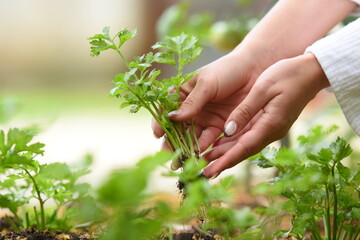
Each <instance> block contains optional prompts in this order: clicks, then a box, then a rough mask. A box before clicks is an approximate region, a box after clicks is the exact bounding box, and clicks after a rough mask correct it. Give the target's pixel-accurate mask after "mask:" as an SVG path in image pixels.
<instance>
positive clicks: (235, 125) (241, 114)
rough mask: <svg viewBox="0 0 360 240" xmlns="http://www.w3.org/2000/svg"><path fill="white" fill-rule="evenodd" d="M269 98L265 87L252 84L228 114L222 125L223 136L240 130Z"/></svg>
mask: <svg viewBox="0 0 360 240" xmlns="http://www.w3.org/2000/svg"><path fill="white" fill-rule="evenodd" d="M270 99H271V96H270V95H269V94H268V91H267V89H265V88H262V87H256V86H254V87H253V89H251V90H250V92H249V94H248V96H247V97H246V98H245V99H244V100H243V101H242V102H241V103H240V104H239V105H238V106H237V107H236V108H235V109H234V110H233V111H232V112H231V114H230V115H229V117H228V119H227V121H226V123H225V127H224V129H225V130H224V135H225V137H229V136H232V135H234V134H236V133H238V132H239V131H241V130H242V129H243V128H244V127H245V126H246V125H248V123H249V122H250V121H251V120H252V119H253V118H254V116H255V115H256V114H257V113H258V112H260V110H261V109H262V108H263V107H264V106H265V105H266V104H267V103H268V101H269V100H270Z"/></svg>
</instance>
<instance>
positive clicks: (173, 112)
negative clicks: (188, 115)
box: [166, 109, 183, 118]
mask: <svg viewBox="0 0 360 240" xmlns="http://www.w3.org/2000/svg"><path fill="white" fill-rule="evenodd" d="M182 113H183V110H182V109H178V110H176V111H172V112H169V113H168V114H167V115H166V116H167V117H168V118H171V117H174V116H177V115H180V114H182Z"/></svg>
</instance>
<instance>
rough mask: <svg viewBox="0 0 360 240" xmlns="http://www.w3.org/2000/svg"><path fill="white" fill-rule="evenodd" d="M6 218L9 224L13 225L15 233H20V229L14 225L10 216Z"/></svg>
mask: <svg viewBox="0 0 360 240" xmlns="http://www.w3.org/2000/svg"><path fill="white" fill-rule="evenodd" d="M5 218H6V220H7V221H8V223H9V224H10V225H11V227H12V228H13V229H14V231H15V232H20V229H19V227H18V226H17V225H16V224H15V223H14V221H13V220H12V219H11V218H10V217H9V216H8V215H5Z"/></svg>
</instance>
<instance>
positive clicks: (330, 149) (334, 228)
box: [254, 126, 360, 240]
mask: <svg viewBox="0 0 360 240" xmlns="http://www.w3.org/2000/svg"><path fill="white" fill-rule="evenodd" d="M334 129H335V127H331V128H329V129H327V130H325V129H323V128H322V127H320V126H319V127H315V128H313V129H312V130H311V132H310V134H309V136H301V137H299V143H300V144H299V146H298V147H297V148H293V149H288V148H282V149H279V150H276V149H271V148H267V149H265V150H263V151H262V152H261V153H260V154H259V155H258V156H256V157H254V158H255V159H256V162H257V163H258V164H259V166H261V167H264V168H268V167H275V168H277V169H278V170H279V176H277V177H276V178H273V179H270V180H269V181H268V183H267V184H266V185H265V189H267V190H266V191H267V193H268V194H269V195H270V196H271V198H274V197H275V196H282V197H285V198H286V199H287V201H285V202H284V201H282V202H281V203H280V204H278V205H276V206H275V207H274V209H275V210H276V211H277V212H278V213H287V214H290V215H291V216H292V228H291V229H290V230H284V231H279V232H278V234H277V235H279V236H280V235H284V234H285V235H286V236H295V237H296V238H297V239H303V237H304V236H305V233H306V232H307V231H310V232H311V233H312V239H315V240H322V239H327V240H338V239H346V240H352V239H358V238H359V236H360V225H359V220H360V189H359V183H360V169H359V168H357V169H350V168H348V167H346V166H345V165H344V164H343V163H342V160H343V159H344V158H346V157H347V156H349V155H350V154H351V152H352V149H351V148H350V146H349V145H348V144H347V143H346V141H345V140H344V139H342V138H339V137H338V138H337V139H336V140H335V141H333V142H332V143H330V144H329V145H327V146H324V144H323V143H324V141H323V139H324V137H325V136H327V135H329V133H330V132H332V131H334ZM261 188H262V189H263V188H264V185H262V186H261ZM320 225H323V226H324V234H323V231H322V229H321V228H320V227H319V226H320Z"/></svg>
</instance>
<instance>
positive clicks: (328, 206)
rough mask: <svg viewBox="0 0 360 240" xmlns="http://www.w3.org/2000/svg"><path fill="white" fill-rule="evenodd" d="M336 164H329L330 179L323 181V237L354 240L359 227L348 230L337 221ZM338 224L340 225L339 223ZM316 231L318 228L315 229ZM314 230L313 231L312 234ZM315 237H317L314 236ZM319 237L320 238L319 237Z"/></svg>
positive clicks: (333, 239)
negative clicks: (324, 192) (324, 193)
mask: <svg viewBox="0 0 360 240" xmlns="http://www.w3.org/2000/svg"><path fill="white" fill-rule="evenodd" d="M336 164H337V163H334V164H333V165H332V166H331V176H330V181H329V182H327V183H325V191H326V195H325V214H324V219H323V220H324V228H325V237H326V239H327V240H338V239H339V240H340V239H341V240H345V239H349V240H356V239H357V237H358V236H359V234H360V228H357V229H356V228H354V229H352V230H351V231H350V232H348V230H347V229H346V228H344V224H343V223H339V222H338V216H337V215H338V196H337V189H336V182H335V179H336V176H335V168H336ZM331 210H332V215H333V216H332V223H331ZM352 222H353V220H352V219H351V220H350V224H349V225H350V226H351V225H352ZM339 224H340V225H339ZM317 231H318V229H317ZM314 233H315V232H314V231H313V234H314ZM315 239H319V238H316V237H315ZM320 239H321V238H320Z"/></svg>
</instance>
